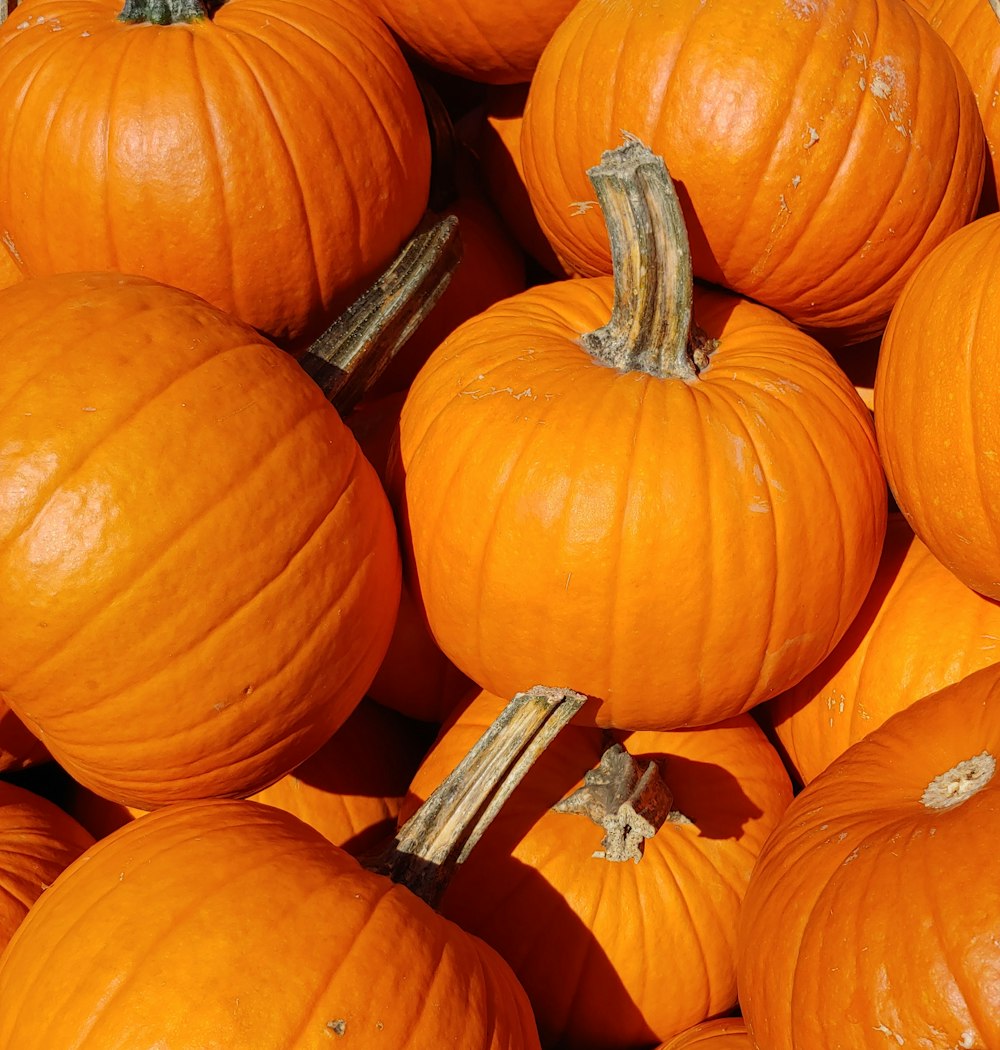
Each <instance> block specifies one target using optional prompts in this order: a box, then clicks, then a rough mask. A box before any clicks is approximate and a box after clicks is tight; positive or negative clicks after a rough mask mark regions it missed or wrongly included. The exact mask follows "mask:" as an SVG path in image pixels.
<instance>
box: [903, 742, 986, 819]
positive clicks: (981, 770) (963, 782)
mask: <svg viewBox="0 0 1000 1050" xmlns="http://www.w3.org/2000/svg"><path fill="white" fill-rule="evenodd" d="M996 769H997V761H996V759H995V758H994V757H993V756H992V755H991V754H990V753H989V751H981V752H980V753H979V754H978V755H973V756H972V758H967V759H964V760H963V761H962V762H957V763H956V764H955V765H954V766H952V767H951V769H949V770H948V771H947V772H945V773H941V774H940V775H939V776H936V777H935V778H934V779H933V780H932V781H931V782H930V783H929V784H928V785H927V787H926V788H925V789H924V793H923V794H922V795H921V796H920V801H921V802H922V803H923V804H924V805H925V806H926V807H927V808H928V809H954V807H955V806H959V805H961V804H962V803H963V802H965V801H966V800H967V799H970V798H972V796H973V795H976V794H978V793H979V792H980V791H982V789H983V788H984V787H986V785H987V784H988V783H989V782H990V781H991V780H992V779H993V774H994V773H996Z"/></svg>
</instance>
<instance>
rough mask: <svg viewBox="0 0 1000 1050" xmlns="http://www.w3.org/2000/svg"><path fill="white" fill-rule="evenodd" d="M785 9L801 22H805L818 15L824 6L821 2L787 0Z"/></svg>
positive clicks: (813, 0)
mask: <svg viewBox="0 0 1000 1050" xmlns="http://www.w3.org/2000/svg"><path fill="white" fill-rule="evenodd" d="M785 7H786V8H788V10H789V11H790V12H791V13H792V15H794V17H795V18H797V19H799V21H804V20H805V19H807V18H813V17H814V16H815V15H818V14H819V12H820V8H822V7H823V4H822V3H820V0H785Z"/></svg>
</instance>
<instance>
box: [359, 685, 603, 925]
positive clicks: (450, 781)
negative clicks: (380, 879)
mask: <svg viewBox="0 0 1000 1050" xmlns="http://www.w3.org/2000/svg"><path fill="white" fill-rule="evenodd" d="M585 699H586V698H585V697H583V696H581V695H580V694H579V693H574V692H573V691H572V690H569V689H552V688H548V687H545V686H537V687H536V688H534V689H529V690H528V691H527V692H524V693H518V694H517V696H515V697H514V699H513V700H512V701H511V702H510V703H509V704H508V705H507V707H506V708H504V710H503V711H502V712H501V714H500V715H499V716H498V717H497V719H496V721H495V722H494V723H493V724H492V725H491V726H490V728H489V729H488V730H487V731H486V732H485V733H484V734H483V736H482V737H481V738H480V740H479V742H478V743H477V744H476V745H475V746H474V747H473V748H472V750H471V751H470V752H469V753H468V754H467V755H466V756H465V758H463V759H462V761H461V762H460V763H459V764H458V766H457V767H456V768H455V770H454V772H453V773H451V774H450V775H449V776H448V777H447V778H446V779H445V780H444V781H443V782H442V783H441V784H440V785H439V786H438V787H437V789H436V790H435V791H434V792H433V794H431V796H430V797H429V798H428V799H427V801H426V802H424V804H423V805H422V806H421V807H420V809H418V810H417V812H416V813H414V814H413V816H412V817H410V819H409V820H408V821H407V822H406V823H405V824H404V825H403V827H402V828H401V829H400V830H399V833H398V834H397V835H396V838H395V840H394V841H393V843H392V845H391V846H390V848H389V849H388V851H387V852H386V853H385V854H384V855H383V856H381V857H380V858H378V859H377V860H375V861H374V862H372V863H370V864H369V865H368V866H369V867H370V868H371V869H372V870H373V871H377V872H379V873H381V874H383V875H388V876H389V878H391V879H392V880H393V881H394V882H399V883H402V884H403V885H405V886H407V887H408V888H409V889H410V890H412V891H413V892H414V893H416V894H417V896H418V897H421V898H422V899H423V900H425V901H427V903H428V904H430V905H431V906H434V905H435V904H436V903H437V901H438V900H439V899H440V897H441V895H442V894H443V893H444V890H445V888H446V887H447V884H448V880H449V879H450V877H451V875H452V874H453V872H454V870H455V869H456V868H457V867H458V865H459V864H461V863H462V862H463V861H464V860H465V858H466V857H467V856H468V855H469V853H470V851H471V850H472V848H473V847H474V846H475V845H476V843H477V842H478V841H479V839H480V838H481V836H482V834H483V832H484V831H485V830H486V828H487V827H488V826H489V824H490V822H491V821H492V820H493V818H494V817H495V816H496V814H497V813H498V812H499V811H500V808H501V807H502V806H503V804H504V802H505V801H506V800H507V799H508V798H509V797H510V794H511V792H512V791H513V790H514V788H515V787H516V786H517V785H518V783H520V781H521V779H522V778H523V777H524V775H525V773H527V771H528V770H529V769H530V768H531V766H532V765H533V763H534V762H535V761H536V759H537V758H538V756H539V755H540V754H541V753H542V752H543V751H544V750H545V748H546V747H547V746H548V745H549V744H550V743H551V741H552V740H553V739H554V738H555V736H556V734H557V733H558V732H559V731H560V730H561V729H562V728H563V726H565V725H566V723H567V722H569V721H570V719H571V718H572V717H573V716H574V715H575V714H576V712H577V711H579V710H580V708H581V707H582V706H583V704H584V701H585Z"/></svg>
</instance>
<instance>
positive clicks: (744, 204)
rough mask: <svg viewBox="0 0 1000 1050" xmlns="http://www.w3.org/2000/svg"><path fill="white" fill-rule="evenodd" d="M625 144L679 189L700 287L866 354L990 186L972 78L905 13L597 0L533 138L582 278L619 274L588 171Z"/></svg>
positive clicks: (552, 209) (825, 6)
mask: <svg viewBox="0 0 1000 1050" xmlns="http://www.w3.org/2000/svg"><path fill="white" fill-rule="evenodd" d="M984 4H985V0H984ZM622 128H624V129H625V130H626V131H628V132H630V133H632V134H634V135H636V136H638V137H639V138H641V139H642V140H643V141H645V142H646V143H647V144H648V145H649V146H650V147H651V148H652V149H653V150H654V151H655V152H657V153H659V154H661V155H662V156H663V158H664V160H665V161H666V164H667V167H668V168H669V169H670V173H671V175H672V176H673V177H674V178H675V179H676V180H677V184H678V187H679V189H680V192H681V194H682V200H683V202H684V207H685V214H686V217H687V222H688V229H689V231H690V235H691V240H692V250H693V256H694V268H695V273H696V275H697V276H699V277H702V278H705V279H706V280H709V281H712V282H715V283H718V284H722V285H725V286H726V287H729V288H731V289H733V290H735V291H737V292H739V293H740V294H742V295H745V296H748V297H749V298H752V299H755V300H757V301H758V302H761V303H764V304H766V305H768V306H771V307H773V308H774V309H776V310H779V311H780V312H782V313H783V314H785V315H786V316H788V317H790V318H791V319H793V320H794V321H796V322H798V323H800V324H803V325H806V326H810V327H814V328H829V329H838V330H841V331H843V332H845V333H849V334H850V337H851V338H856V339H860V338H862V337H864V336H865V335H870V334H873V333H874V332H876V331H878V329H879V328H880V327H881V326H882V325H884V323H885V319H886V317H887V316H888V313H889V310H890V308H891V307H892V304H893V302H894V301H895V299H896V297H897V296H898V294H899V291H900V289H901V288H902V285H903V283H904V281H905V279H906V277H907V276H908V275H909V274H910V273H912V272H913V269H914V268H915V267H916V265H917V263H918V262H919V261H920V259H922V258H923V257H924V256H925V255H926V254H927V253H928V252H929V251H930V250H931V248H933V247H934V246H935V245H936V244H938V243H940V241H942V240H943V239H944V238H945V237H946V236H947V235H948V234H949V233H951V232H952V231H953V230H956V229H958V228H959V227H960V226H962V225H963V224H964V223H966V222H968V221H969V220H970V219H971V218H972V216H973V215H974V214H975V211H976V204H977V201H978V199H979V194H980V189H981V184H982V178H983V167H984V158H985V143H984V136H983V128H982V121H981V120H980V118H979V113H978V110H977V107H976V100H975V98H974V96H973V94H972V90H971V88H970V86H969V82H968V78H967V77H966V76H965V74H964V72H963V70H962V68H961V66H960V65H959V64H958V61H957V59H956V58H955V57H954V55H953V54H952V52H951V50H950V49H949V48H948V47H947V46H946V45H945V44H944V43H943V41H942V40H941V39H940V37H938V36H937V34H936V33H934V32H933V31H932V30H931V29H930V28H929V26H928V25H927V23H926V22H925V21H924V20H923V19H922V18H920V17H919V16H917V15H916V14H915V13H913V12H912V11H911V10H910V9H909V8H908V7H907V6H906V5H905V4H903V3H900V2H899V0H827V2H824V3H816V2H813V0H753V2H746V0H677V2H672V3H669V4H666V3H643V4H637V3H633V2H632V0H581V2H580V3H578V4H577V5H576V6H575V7H574V9H573V10H572V12H570V14H569V15H568V16H567V18H566V19H565V20H564V21H563V23H562V24H561V25H560V27H559V29H558V30H557V31H556V33H555V34H554V35H553V38H552V40H551V41H550V43H549V44H548V46H547V47H546V49H545V52H544V54H543V56H542V58H541V60H540V61H539V64H538V68H537V70H536V72H535V75H534V77H533V78H532V81H531V89H530V92H529V96H528V104H527V107H526V109H525V119H524V130H523V137H522V159H523V162H524V170H525V177H526V180H527V185H528V190H529V193H530V194H531V200H532V204H533V206H534V209H535V212H536V214H537V216H538V218H539V221H540V223H541V225H542V228H543V229H544V231H545V233H546V235H547V236H548V239H549V240H550V242H551V243H552V246H553V248H554V249H555V251H556V253H557V254H558V255H560V256H561V257H563V258H564V259H566V260H567V261H568V262H569V263H570V264H571V265H572V266H573V267H574V268H575V269H576V270H577V272H579V273H583V274H601V273H608V272H610V267H611V257H610V254H609V249H608V238H607V233H606V231H605V228H604V224H603V222H602V219H601V215H600V212H599V210H598V209H597V208H595V207H593V206H592V205H593V203H594V201H593V193H592V192H591V190H590V187H589V186H588V184H587V180H586V177H585V172H586V169H587V168H588V167H589V166H590V165H592V164H596V163H597V161H598V160H599V158H600V155H601V151H602V150H605V149H608V148H610V147H612V146H614V145H615V143H616V142H617V140H618V136H619V135H620V129H622Z"/></svg>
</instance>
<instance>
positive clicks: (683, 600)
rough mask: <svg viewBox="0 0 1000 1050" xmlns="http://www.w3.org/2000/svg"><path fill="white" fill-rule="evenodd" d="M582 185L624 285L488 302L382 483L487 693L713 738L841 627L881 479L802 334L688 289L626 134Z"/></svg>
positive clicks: (609, 721)
mask: <svg viewBox="0 0 1000 1050" xmlns="http://www.w3.org/2000/svg"><path fill="white" fill-rule="evenodd" d="M617 166H620V167H621V168H622V170H623V171H624V172H625V174H623V176H622V178H621V180H620V181H619V180H618V179H617V178H616V177H615V176H614V174H613V173H614V171H615V170H616V167H617ZM633 166H634V171H629V170H628V169H629V168H630V167H633ZM594 178H595V182H596V183H597V184H598V185H600V186H601V187H602V188H601V191H600V192H602V193H605V194H606V200H607V206H608V208H609V209H610V210H612V212H613V218H614V220H615V222H616V223H620V224H621V226H622V232H621V234H620V236H617V235H616V243H617V245H618V248H617V251H616V260H617V262H616V278H615V280H616V281H617V287H616V284H615V282H614V281H613V280H612V279H610V278H595V279H581V280H576V281H564V282H558V283H553V284H549V285H544V286H538V287H535V288H531V289H529V290H528V291H526V292H524V293H522V294H521V295H519V296H515V297H513V298H510V299H507V300H505V301H504V302H502V303H498V304H497V305H495V306H493V307H491V308H489V309H488V310H486V311H484V312H483V313H482V314H480V315H479V316H478V317H476V318H473V319H471V320H469V321H467V322H466V323H465V324H464V325H462V326H460V327H459V328H458V329H457V330H456V331H455V332H454V333H453V334H452V335H451V336H450V337H449V338H448V339H447V340H445V342H444V343H443V344H442V345H441V346H440V347H439V348H438V349H437V350H436V351H435V352H434V354H432V355H431V357H430V359H429V360H428V362H427V364H426V365H425V366H424V368H423V369H422V370H421V372H420V373H419V374H418V376H417V378H416V379H415V380H414V383H413V386H412V387H411V388H410V391H409V394H408V395H407V398H406V401H405V403H404V405H403V411H402V416H401V420H400V439H399V453H398V457H397V459H396V461H395V464H396V465H395V467H394V477H393V482H392V489H393V493H394V498H396V499H398V500H399V501H400V508H401V510H400V513H401V514H402V515H403V519H404V528H405V531H406V536H407V546H408V555H407V561H408V565H407V578H408V581H409V584H410V586H411V587H413V589H414V593H415V594H417V595H419V596H420V599H421V601H422V604H423V607H424V610H425V612H426V616H427V621H428V624H429V626H430V630H431V633H432V635H433V637H434V639H435V640H436V642H437V643H438V645H439V646H440V647H441V649H442V651H443V652H444V653H445V655H446V656H448V657H449V658H450V659H451V660H452V661H453V663H455V665H456V666H457V667H458V668H459V669H460V670H461V671H463V672H464V673H465V674H466V675H468V676H469V677H470V678H471V679H472V680H473V681H475V682H476V683H477V684H478V685H479V686H480V687H481V688H483V689H486V690H488V691H489V692H492V693H494V694H495V695H510V694H512V693H514V692H517V691H518V690H519V689H521V688H528V687H529V686H530V685H531V683H532V682H537V681H549V682H560V683H563V684H565V685H566V686H567V687H568V688H572V689H576V690H577V691H579V692H581V693H585V694H587V695H589V696H591V697H592V698H594V703H593V704H592V705H590V707H589V709H588V712H587V715H588V717H590V718H591V719H592V720H596V721H597V722H598V723H599V724H601V725H610V726H616V727H618V728H625V729H639V728H647V729H653V728H659V729H668V728H675V727H677V726H681V725H697V724H707V723H710V722H713V721H717V720H719V719H721V718H725V717H729V716H731V715H734V714H737V713H739V712H741V711H745V710H747V709H748V708H749V707H751V706H752V705H754V704H755V703H758V702H760V701H762V700H765V699H769V698H770V697H772V696H774V695H776V694H777V693H779V692H781V691H783V690H784V689H787V688H789V687H790V686H791V685H792V684H794V682H796V681H798V680H799V679H801V678H802V677H804V676H805V675H806V674H807V673H808V672H809V671H811V670H812V669H813V668H814V667H815V666H816V665H817V664H818V663H819V662H820V661H821V660H822V659H823V658H824V657H825V656H826V655H827V653H828V652H829V651H830V650H831V649H832V648H833V646H834V645H835V644H836V642H837V641H838V640H839V638H840V637H841V636H842V635H843V633H844V631H846V630H847V627H848V626H849V624H850V622H851V620H852V619H853V618H854V615H855V614H856V612H857V610H858V608H859V607H860V605H861V602H862V601H863V599H864V596H865V594H866V593H867V590H868V588H869V585H870V584H871V581H872V578H873V576H874V573H875V568H876V565H877V562H878V556H879V551H880V549H881V545H882V537H883V533H884V529H885V514H886V486H885V479H884V477H883V475H882V471H881V467H880V465H879V462H878V456H877V451H876V448H875V443H874V434H873V430H872V424H871V420H870V417H869V414H868V412H867V410H866V409H865V407H864V405H863V404H862V402H861V400H860V399H859V397H858V395H857V393H856V392H855V390H854V388H853V386H852V385H851V383H850V381H849V380H848V379H847V377H846V376H845V375H844V373H843V372H842V371H841V370H840V369H839V368H838V367H837V365H836V364H835V363H834V361H833V359H832V358H831V357H830V355H829V354H828V353H827V352H826V351H825V350H823V348H822V347H820V346H819V344H818V343H816V342H815V341H814V340H813V339H811V338H809V337H808V336H807V335H805V334H804V333H802V332H801V331H800V330H799V329H797V328H795V327H794V326H792V325H791V324H790V323H788V322H787V321H785V320H784V319H783V318H781V317H780V316H779V315H777V314H775V313H774V312H773V311H771V310H768V309H766V308H765V307H762V306H759V305H757V304H754V303H750V302H748V301H746V300H743V299H739V298H737V297H734V296H731V295H725V294H722V293H719V292H715V291H709V290H701V289H699V290H696V291H695V292H694V293H692V289H691V283H690V269H687V271H686V273H687V281H686V283H685V280H684V279H683V276H682V275H683V273H684V272H685V271H684V266H685V259H686V258H687V256H686V254H685V246H684V245H683V244H682V243H681V241H682V234H683V226H682V225H680V213H679V209H677V208H676V207H674V209H673V211H671V202H673V205H676V197H675V196H674V197H671V196H670V193H671V188H670V183H669V176H667V174H666V171H665V169H664V168H663V165H662V162H661V161H659V160H658V159H657V158H653V157H652V155H651V154H650V153H649V151H648V150H646V149H645V147H643V146H642V145H641V143H638V142H629V143H627V144H626V146H624V147H622V148H621V150H620V151H614V152H613V153H611V154H610V155H609V158H608V160H607V162H606V163H605V164H604V165H602V166H601V167H600V168H598V169H595V172H594ZM632 179H634V180H636V181H635V182H632V181H631V180H632ZM627 185H631V186H632V187H633V190H632V191H629V192H633V197H632V198H630V201H629V205H628V206H626V204H625V203H624V198H625V194H626V186H627ZM643 194H644V195H645V196H646V198H648V199H651V200H653V201H654V202H655V203H654V204H653V205H652V206H651V207H653V208H655V209H656V213H657V215H658V216H664V215H665V216H667V217H668V221H665V222H664V223H663V225H662V226H661V225H659V224H652V225H644V222H645V219H644V217H642V215H641V212H642V208H643V207H646V206H645V205H642V204H641V203H639V202H638V201H637V200H636V199H635V198H639V197H640V196H642V195H643ZM627 207H635V208H636V210H637V213H638V215H637V217H636V218H635V226H634V228H628V227H629V224H630V223H631V222H632V218H631V213H630V214H629V215H628V216H626V215H625V214H624V213H625V212H626V211H627ZM671 215H672V216H673V218H674V220H676V221H675V223H674V225H673V226H672V227H671V226H670V225H669V217H670V216H671ZM647 216H648V213H647ZM668 229H670V230H671V231H672V234H673V237H671V234H669V233H668V232H667V230H668ZM692 295H693V304H694V305H693V317H694V324H695V325H696V326H697V329H693V328H692V327H691V326H692V306H691V304H692ZM613 303H614V304H615V305H614V309H613ZM663 304H666V305H665V306H664V305H663ZM609 315H610V316H611V320H610V322H609V321H608V319H609ZM605 325H606V327H605ZM689 333H692V334H693V341H692V340H689V338H688V336H689ZM831 523H832V525H831ZM803 580H808V581H809V586H808V587H804V586H803V585H802V581H803Z"/></svg>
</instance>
